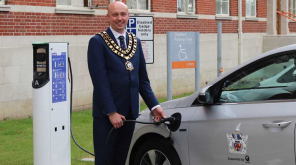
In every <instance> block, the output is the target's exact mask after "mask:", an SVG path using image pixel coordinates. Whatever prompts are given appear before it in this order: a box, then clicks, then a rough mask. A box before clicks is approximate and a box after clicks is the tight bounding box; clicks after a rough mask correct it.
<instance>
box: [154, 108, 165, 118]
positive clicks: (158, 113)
mask: <svg viewBox="0 0 296 165" xmlns="http://www.w3.org/2000/svg"><path fill="white" fill-rule="evenodd" d="M152 113H153V115H154V121H159V120H160V119H162V118H166V117H165V114H164V111H163V110H162V108H161V107H160V106H159V107H157V108H155V109H154V110H153V111H152Z"/></svg>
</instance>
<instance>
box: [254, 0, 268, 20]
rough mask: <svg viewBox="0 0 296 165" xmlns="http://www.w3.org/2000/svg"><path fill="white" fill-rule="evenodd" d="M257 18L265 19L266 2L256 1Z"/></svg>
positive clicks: (265, 0) (263, 0) (262, 0)
mask: <svg viewBox="0 0 296 165" xmlns="http://www.w3.org/2000/svg"><path fill="white" fill-rule="evenodd" d="M256 3H257V6H256V8H257V17H262V18H266V17H267V0H257V1H256Z"/></svg>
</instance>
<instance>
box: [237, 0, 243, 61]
mask: <svg viewBox="0 0 296 165" xmlns="http://www.w3.org/2000/svg"><path fill="white" fill-rule="evenodd" d="M242 30H243V26H242V0H238V64H241V63H242V62H243V52H242V45H243V41H242V34H243V32H242Z"/></svg>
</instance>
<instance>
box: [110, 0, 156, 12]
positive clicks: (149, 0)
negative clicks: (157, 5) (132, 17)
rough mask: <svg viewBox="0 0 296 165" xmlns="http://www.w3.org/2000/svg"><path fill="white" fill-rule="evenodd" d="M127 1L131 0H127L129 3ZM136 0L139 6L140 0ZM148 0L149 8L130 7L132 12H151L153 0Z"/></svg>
mask: <svg viewBox="0 0 296 165" xmlns="http://www.w3.org/2000/svg"><path fill="white" fill-rule="evenodd" d="M113 1H114V0H113ZM127 1H129V0H126V5H127ZM135 1H137V7H138V4H139V2H138V0H135ZM146 1H148V9H147V10H143V9H138V8H137V9H130V8H129V9H128V10H129V11H130V12H150V11H151V0H146Z"/></svg>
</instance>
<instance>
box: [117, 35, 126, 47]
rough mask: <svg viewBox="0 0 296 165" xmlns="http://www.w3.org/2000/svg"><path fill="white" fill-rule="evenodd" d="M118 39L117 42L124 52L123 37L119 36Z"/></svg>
mask: <svg viewBox="0 0 296 165" xmlns="http://www.w3.org/2000/svg"><path fill="white" fill-rule="evenodd" d="M118 39H119V42H120V47H121V49H123V50H125V49H126V46H125V43H124V37H123V36H119V37H118Z"/></svg>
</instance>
